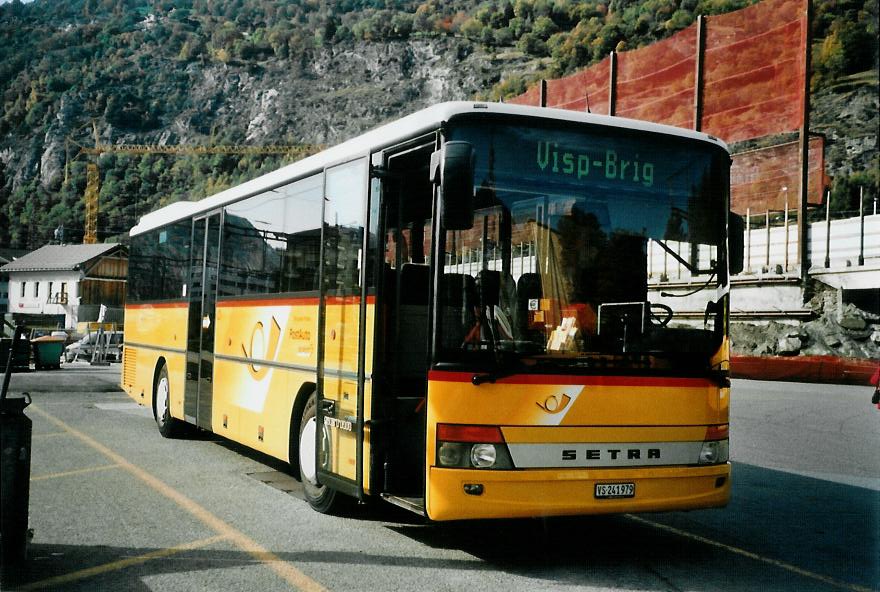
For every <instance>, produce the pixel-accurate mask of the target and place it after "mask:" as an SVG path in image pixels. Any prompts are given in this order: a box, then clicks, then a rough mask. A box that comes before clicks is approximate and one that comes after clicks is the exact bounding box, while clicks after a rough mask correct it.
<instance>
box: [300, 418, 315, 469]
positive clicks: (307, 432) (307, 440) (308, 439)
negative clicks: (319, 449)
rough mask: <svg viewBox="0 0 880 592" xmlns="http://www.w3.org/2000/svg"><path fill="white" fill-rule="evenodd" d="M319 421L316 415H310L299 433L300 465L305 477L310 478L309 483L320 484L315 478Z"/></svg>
mask: <svg viewBox="0 0 880 592" xmlns="http://www.w3.org/2000/svg"><path fill="white" fill-rule="evenodd" d="M317 426H318V421H317V420H316V419H315V418H314V417H310V418H309V419H308V421H307V422H306V425H305V427H304V428H303V431H302V433H301V434H300V435H299V466H300V469H301V471H302V475H303V477H305V478H306V479H308V481H309V483H312V484H315V485H317V484H318V480H317V479H316V478H315V473H316V471H315V430H316V429H317Z"/></svg>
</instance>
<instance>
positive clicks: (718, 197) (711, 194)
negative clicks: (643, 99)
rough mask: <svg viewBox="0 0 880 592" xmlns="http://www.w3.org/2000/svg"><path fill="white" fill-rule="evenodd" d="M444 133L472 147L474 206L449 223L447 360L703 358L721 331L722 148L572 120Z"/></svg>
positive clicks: (440, 302)
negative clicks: (468, 223) (466, 218)
mask: <svg viewBox="0 0 880 592" xmlns="http://www.w3.org/2000/svg"><path fill="white" fill-rule="evenodd" d="M449 138H450V139H453V140H461V141H466V142H469V143H470V144H472V145H473V147H474V149H475V153H476V163H475V179H474V184H475V198H474V199H475V203H474V218H473V226H472V227H471V228H469V229H466V230H448V231H445V237H444V238H445V246H444V252H443V253H442V255H441V257H442V259H441V266H438V272H439V273H440V274H441V277H440V278H439V282H438V284H437V285H438V286H439V293H438V294H437V306H438V314H437V320H438V322H437V325H438V326H437V341H436V345H437V359H438V361H450V362H471V361H473V362H476V361H477V360H479V359H481V358H482V359H485V358H486V357H487V356H494V357H495V358H496V359H500V358H501V357H507V358H511V357H513V358H514V359H515V360H525V359H532V360H545V361H547V360H554V361H557V362H559V361H562V360H570V361H571V363H573V364H577V363H583V360H585V359H587V358H592V359H593V360H594V361H595V360H596V359H597V356H596V355H594V354H600V355H599V356H598V358H601V355H606V354H609V355H610V354H630V353H632V354H639V353H641V354H653V355H655V357H661V358H662V357H664V355H665V357H667V358H668V357H670V356H674V355H675V354H688V355H689V356H690V357H693V356H692V354H705V355H702V356H697V357H700V358H701V359H702V365H704V366H705V364H706V361H707V359H708V356H709V355H711V354H712V353H713V352H715V351H716V350H717V348H718V346H719V345H720V343H721V337H722V336H723V330H724V329H723V318H724V316H723V314H722V312H721V308H722V298H723V297H724V295H725V294H726V292H727V285H726V284H727V273H726V253H725V248H726V247H725V244H726V241H725V227H726V204H727V194H728V183H729V181H728V173H727V171H728V160H729V157H728V155H727V154H726V152H724V151H723V150H722V149H720V148H718V147H715V146H711V145H709V144H707V143H702V142H698V141H695V140H690V139H686V138H681V137H675V136H666V135H660V134H654V133H646V132H636V131H632V130H623V129H614V128H605V127H598V126H589V127H586V126H584V127H580V126H575V125H574V124H567V125H564V124H541V125H540V126H538V125H528V126H525V125H515V124H510V123H501V124H489V125H487V124H486V123H485V122H481V123H480V124H479V125H476V124H473V125H470V124H460V125H458V126H452V127H451V129H450V133H449ZM441 268H442V269H441ZM661 286H664V287H663V288H662V289H661ZM664 290H668V292H667V291H664ZM618 357H619V356H618Z"/></svg>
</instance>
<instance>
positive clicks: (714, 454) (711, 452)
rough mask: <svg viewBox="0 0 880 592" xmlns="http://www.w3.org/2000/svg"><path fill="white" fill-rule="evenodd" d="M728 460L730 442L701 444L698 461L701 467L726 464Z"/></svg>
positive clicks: (721, 441)
mask: <svg viewBox="0 0 880 592" xmlns="http://www.w3.org/2000/svg"><path fill="white" fill-rule="evenodd" d="M728 458H730V440H712V441H710V442H703V448H702V449H701V450H700V461H699V462H700V464H701V465H717V464H721V463H726V462H727V460H728Z"/></svg>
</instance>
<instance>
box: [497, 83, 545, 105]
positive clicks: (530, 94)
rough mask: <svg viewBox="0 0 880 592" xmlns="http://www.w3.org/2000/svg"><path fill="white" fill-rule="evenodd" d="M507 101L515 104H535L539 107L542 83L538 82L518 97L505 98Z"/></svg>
mask: <svg viewBox="0 0 880 592" xmlns="http://www.w3.org/2000/svg"><path fill="white" fill-rule="evenodd" d="M505 101H506V102H508V103H511V104H513V105H534V106H536V107H539V106H540V105H541V85H540V84H536V85H535V86H533V87H532V88H530V89H529V90H527V91H526V92H524V93H523V94H521V95H519V96H518V97H513V98H512V99H505Z"/></svg>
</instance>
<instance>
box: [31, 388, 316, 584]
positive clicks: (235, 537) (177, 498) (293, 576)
mask: <svg viewBox="0 0 880 592" xmlns="http://www.w3.org/2000/svg"><path fill="white" fill-rule="evenodd" d="M30 409H32V410H33V411H35V412H36V413H37V414H38V415H41V416H43V417H44V418H46V419H47V420H49V421H50V422H52V423H54V424H55V425H56V426H58V427H59V428H61V429H62V430H64V431H66V432H68V433H69V434H71V435H72V436H75V437H76V438H78V439H79V440H81V441H83V442H85V443H86V444H88V445H89V446H91V447H92V448H94V449H95V450H97V451H98V452H100V453H101V454H103V455H104V456H106V457H107V458H109V459H110V460H111V461H113V462H114V463H116V464H118V465H119V467H120V468H121V469H123V470H125V471H128V472H129V473H131V474H132V475H134V476H135V477H137V478H138V479H140V480H141V481H143V482H144V483H145V484H146V485H148V486H149V487H150V488H151V489H153V490H154V491H156V492H157V493H160V494H161V495H163V496H165V497H167V498H168V499H170V500H172V501H173V502H174V503H176V504H177V505H178V506H180V507H181V508H183V509H184V510H186V511H187V512H189V513H190V514H192V515H193V516H195V517H196V518H198V519H199V520H200V521H202V522H203V523H204V524H205V525H207V526H208V527H210V528H211V529H213V530H214V531H215V532H217V533H218V534H220V535H221V536H223V537H224V538H227V539H229V540H230V541H232V542H233V543H234V544H235V545H236V546H237V547H238V548H239V549H241V550H242V551H244V552H246V553H247V554H249V555H250V556H251V557H253V558H254V559H256V560H257V561H260V562H262V563H265V564H266V565H267V566H268V567H269V568H270V569H272V571H274V572H275V573H276V574H278V575H279V576H280V577H281V578H283V579H284V580H285V581H287V582H288V583H289V584H291V585H293V586H296V587H297V588H299V589H300V590H303V591H304V592H326V588H324V587H323V586H322V585H321V584H319V583H318V582H316V581H315V580H313V579H311V578H310V577H309V576H307V575H306V574H304V573H303V572H302V571H300V570H299V569H297V568H295V567H294V566H292V565H291V564H289V563H287V562H286V561H283V560H282V559H281V558H280V557H278V556H277V555H275V554H274V553H272V552H271V551H269V550H268V549H266V548H265V547H263V546H262V545H260V544H259V543H257V542H256V541H255V540H253V539H252V538H250V537H249V536H247V535H246V534H244V533H242V532H239V531H238V530H236V529H235V528H233V527H232V526H230V525H229V524H227V523H226V522H224V521H223V520H221V519H220V518H218V517H217V516H215V515H214V514H212V513H210V512H209V511H208V510H206V509H205V508H203V507H202V506H200V505H199V504H197V503H196V502H194V501H193V500H191V499H189V498H188V497H186V496H185V495H183V494H182V493H180V492H179V491H177V490H176V489H174V488H173V487H171V486H169V485H167V484H165V483H164V482H162V481H160V480H159V479H157V478H156V477H154V476H153V475H151V474H150V473H148V472H146V471H145V470H143V469H141V468H140V467H138V466H135V465H133V464H132V463H130V462H129V461H128V460H127V459H126V458H125V457H123V456H121V455H120V454H117V453H116V452H114V451H112V450H111V449H109V448H107V447H106V446H104V445H103V444H101V443H99V442H98V441H96V440H94V439H92V438H91V437H89V436H87V435H86V434H84V433H82V432H80V431H79V430H76V429H75V428H73V427H71V426H69V425H67V424H66V423H65V422H63V421H62V420H60V419H58V418H56V417H53V416H52V415H50V414H49V413H47V412H46V411H43V410H42V409H41V408H40V407H38V406H37V405H33V404H32V405H31V406H30Z"/></svg>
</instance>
